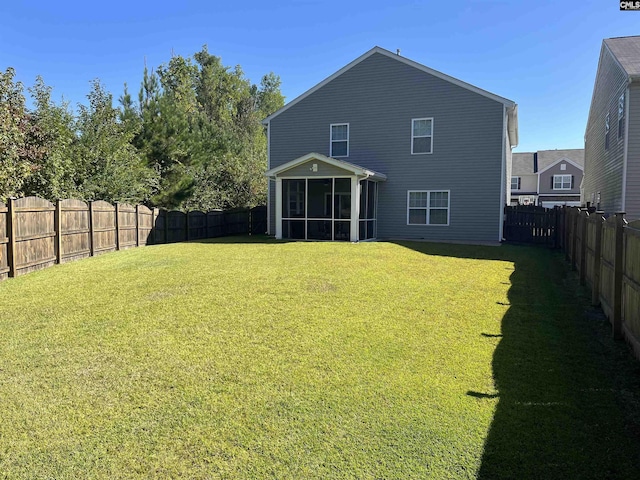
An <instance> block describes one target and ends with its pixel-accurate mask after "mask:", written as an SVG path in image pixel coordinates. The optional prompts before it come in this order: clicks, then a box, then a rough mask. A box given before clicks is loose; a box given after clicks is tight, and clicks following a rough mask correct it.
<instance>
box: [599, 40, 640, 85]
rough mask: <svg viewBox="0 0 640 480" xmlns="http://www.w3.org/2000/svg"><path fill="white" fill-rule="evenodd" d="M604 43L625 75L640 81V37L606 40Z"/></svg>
mask: <svg viewBox="0 0 640 480" xmlns="http://www.w3.org/2000/svg"><path fill="white" fill-rule="evenodd" d="M604 43H605V45H606V46H607V47H608V48H609V51H610V52H611V53H612V54H613V56H614V57H616V59H617V60H618V63H619V64H620V66H621V67H622V69H623V70H624V71H625V72H627V75H629V77H631V78H632V79H633V80H640V36H633V37H616V38H607V39H605V40H604ZM634 77H635V78H634Z"/></svg>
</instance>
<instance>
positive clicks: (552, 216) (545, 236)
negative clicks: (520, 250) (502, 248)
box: [503, 205, 560, 248]
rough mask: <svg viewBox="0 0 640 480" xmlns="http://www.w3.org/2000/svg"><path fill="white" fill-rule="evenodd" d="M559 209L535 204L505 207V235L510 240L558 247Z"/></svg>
mask: <svg viewBox="0 0 640 480" xmlns="http://www.w3.org/2000/svg"><path fill="white" fill-rule="evenodd" d="M559 211H560V210H559V209H553V210H551V209H548V208H543V207H538V206H534V205H517V206H513V207H510V206H506V207H504V229H503V236H504V238H505V239H506V240H507V241H509V242H516V243H533V244H536V245H548V246H550V247H554V248H555V247H557V246H558V245H557V233H558V221H559V215H560V214H559Z"/></svg>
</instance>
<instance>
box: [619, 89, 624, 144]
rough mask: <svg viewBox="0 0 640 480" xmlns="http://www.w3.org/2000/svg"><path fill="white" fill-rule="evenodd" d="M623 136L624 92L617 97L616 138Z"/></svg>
mask: <svg viewBox="0 0 640 480" xmlns="http://www.w3.org/2000/svg"><path fill="white" fill-rule="evenodd" d="M622 137H624V93H623V94H622V95H620V98H619V99H618V138H622Z"/></svg>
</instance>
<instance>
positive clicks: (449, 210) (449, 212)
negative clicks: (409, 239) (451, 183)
mask: <svg viewBox="0 0 640 480" xmlns="http://www.w3.org/2000/svg"><path fill="white" fill-rule="evenodd" d="M436 192H437V193H446V194H447V199H448V206H447V223H436V224H432V223H429V220H430V215H429V210H431V205H430V204H431V193H436ZM412 193H426V194H427V206H426V207H409V205H410V200H411V194H412ZM425 208H426V210H427V223H409V211H410V210H424V209H425ZM433 208H437V209H439V210H444V208H443V207H433ZM450 222H451V190H407V225H411V226H418V227H448V226H449V224H450Z"/></svg>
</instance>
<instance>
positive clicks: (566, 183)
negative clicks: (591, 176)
mask: <svg viewBox="0 0 640 480" xmlns="http://www.w3.org/2000/svg"><path fill="white" fill-rule="evenodd" d="M552 185H553V189H554V190H571V188H572V187H573V175H554V176H553V180H552Z"/></svg>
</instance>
